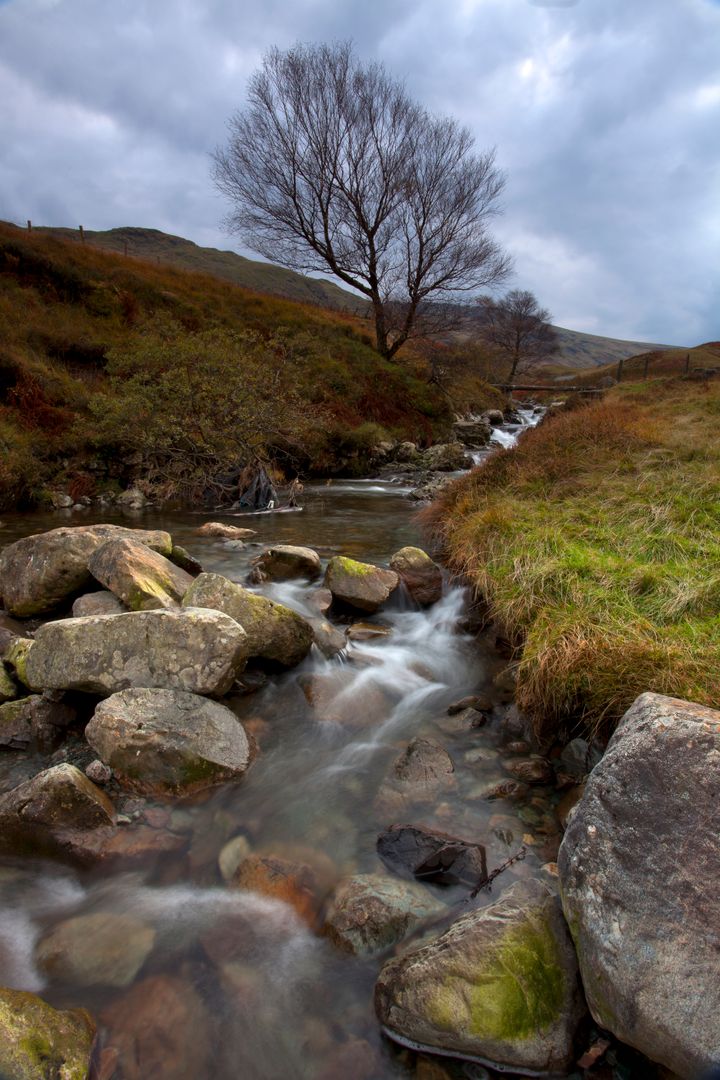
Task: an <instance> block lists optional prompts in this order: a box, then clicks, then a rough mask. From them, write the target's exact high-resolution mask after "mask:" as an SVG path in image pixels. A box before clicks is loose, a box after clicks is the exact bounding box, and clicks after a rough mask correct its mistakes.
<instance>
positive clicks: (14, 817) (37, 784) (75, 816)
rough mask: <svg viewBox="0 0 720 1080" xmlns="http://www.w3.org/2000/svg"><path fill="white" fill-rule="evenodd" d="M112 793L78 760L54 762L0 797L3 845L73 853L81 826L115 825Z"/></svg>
mask: <svg viewBox="0 0 720 1080" xmlns="http://www.w3.org/2000/svg"><path fill="white" fill-rule="evenodd" d="M115 821H116V814H115V807H114V806H113V804H112V803H111V802H110V800H109V799H108V797H107V795H106V794H105V793H104V792H103V791H101V790H100V788H98V787H96V786H95V784H93V783H92V781H91V780H88V778H87V777H86V776H85V775H83V773H81V772H80V770H79V769H77V768H75V766H74V765H67V764H63V765H54V766H53V767H52V768H51V769H45V771H44V772H41V773H38V774H37V776H33V777H32V778H31V779H30V780H26V781H25V783H24V784H20V785H19V787H16V788H13V789H12V791H8V792H6V793H5V794H4V795H2V796H0V850H2V851H10V852H15V851H18V852H22V853H25V852H28V851H37V852H40V853H46V852H47V853H48V854H57V853H61V852H64V851H69V852H70V853H72V851H73V849H74V846H75V839H74V838H75V834H76V833H77V831H78V830H79V831H81V832H87V831H90V832H92V831H94V830H96V829H103V828H107V827H108V826H112V825H114V824H115Z"/></svg>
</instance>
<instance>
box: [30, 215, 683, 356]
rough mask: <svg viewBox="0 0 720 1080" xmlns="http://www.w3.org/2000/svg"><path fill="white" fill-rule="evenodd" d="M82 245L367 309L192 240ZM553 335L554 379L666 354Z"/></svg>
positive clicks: (125, 238) (120, 237)
mask: <svg viewBox="0 0 720 1080" xmlns="http://www.w3.org/2000/svg"><path fill="white" fill-rule="evenodd" d="M34 231H35V232H39V233H46V234H48V235H57V236H68V237H73V238H74V239H77V240H78V241H79V239H80V234H79V232H78V230H77V229H63V228H46V227H40V228H35V229H34ZM85 240H86V242H87V243H90V244H93V245H94V246H96V247H101V248H104V249H105V250H107V251H115V252H119V253H120V254H123V253H124V252H125V251H127V254H128V256H131V257H133V258H139V259H146V260H148V261H150V262H160V263H167V264H169V265H171V266H179V267H181V268H183V269H185V270H197V271H201V272H202V273H205V274H214V275H215V277H220V278H225V279H226V280H227V281H232V282H233V284H235V285H243V286H245V288H248V289H255V290H256V291H257V292H263V293H270V294H271V295H273V296H283V297H286V298H287V299H289V300H298V301H300V302H301V303H306V304H316V305H318V306H319V307H326V308H333V309H335V310H336V311H345V312H352V313H354V314H362V313H364V312H365V311H366V309H367V304H366V302H365V301H364V300H363V299H362V298H361V297H359V296H356V295H355V294H354V293H351V292H349V291H348V290H347V289H342V288H340V286H339V285H335V284H334V283H333V282H332V281H326V280H325V279H324V278H311V277H307V276H306V275H304V274H298V273H296V272H295V271H294V270H286V269H285V268H284V267H282V266H276V265H275V264H274V263H266V262H260V261H259V260H257V259H246V258H245V257H244V256H243V255H238V254H237V253H236V252H234V251H220V250H219V249H218V248H206V247H200V246H199V245H198V244H194V243H193V241H192V240H185V239H184V238H183V237H181V236H172V235H170V234H169V233H164V232H161V231H160V230H159V229H139V228H135V227H134V226H129V225H126V226H123V227H122V228H118V229H108V230H106V231H104V232H96V231H93V230H89V229H86V230H85ZM555 329H556V330H557V332H558V334H559V336H560V341H561V349H560V352H559V353H558V355H557V357H556V358H555V359H554V360H553V362H552V365H551V366H552V367H553V369H555V368H557V369H558V373H560V369H562V368H565V369H574V370H577V369H580V368H593V367H601V366H602V365H604V364H612V363H617V361H618V360H620V359H625V358H626V357H629V356H636V355H637V353H639V352H644V351H646V350H648V349H664V348H667V346H665V345H659V344H656V343H655V342H650V341H621V340H618V339H617V338H606V337H598V336H597V335H596V334H583V333H581V332H580V331H578V330H566V329H565V328H564V327H562V326H556V327H555Z"/></svg>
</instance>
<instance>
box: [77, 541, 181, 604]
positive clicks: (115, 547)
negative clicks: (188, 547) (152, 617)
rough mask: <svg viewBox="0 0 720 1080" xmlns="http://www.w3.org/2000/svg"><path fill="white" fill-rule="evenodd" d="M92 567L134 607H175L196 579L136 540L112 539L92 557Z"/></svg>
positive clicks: (90, 564) (97, 576) (90, 567)
mask: <svg viewBox="0 0 720 1080" xmlns="http://www.w3.org/2000/svg"><path fill="white" fill-rule="evenodd" d="M88 570H89V571H90V573H91V574H92V575H93V577H94V578H95V579H96V581H99V582H100V584H101V585H104V586H105V587H106V588H107V589H109V590H110V592H112V593H114V594H115V596H117V597H118V599H120V600H122V602H123V604H125V606H126V607H127V608H129V609H130V611H149V610H152V609H155V608H172V607H175V606H177V605H178V604H179V603H180V601H181V600H182V598H183V596H184V595H185V593H186V592H187V590H188V589H189V588H190V586H191V585H192V583H193V579H192V577H191V576H190V574H187V573H186V572H185V571H184V570H181V569H180V567H179V566H175V564H174V563H172V562H170V560H169V559H166V558H165V557H164V556H163V555H159V554H158V552H156V551H151V550H150V548H148V547H146V546H145V545H144V544H139V543H138V542H137V541H136V540H109V541H108V542H107V543H106V544H103V545H102V547H99V548H98V549H97V551H95V552H94V554H93V555H92V556H91V557H90V559H89V561H88Z"/></svg>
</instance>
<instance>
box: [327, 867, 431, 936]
mask: <svg viewBox="0 0 720 1080" xmlns="http://www.w3.org/2000/svg"><path fill="white" fill-rule="evenodd" d="M445 910H447V909H446V908H445V905H444V904H442V903H441V902H440V901H438V900H436V899H435V897H434V896H433V895H432V893H431V892H430V891H429V890H428V889H426V888H425V886H424V885H416V884H415V883H414V882H412V881H401V880H398V879H397V878H390V877H383V876H382V875H381V874H356V875H355V876H354V877H351V878H348V879H347V880H346V881H344V882H342V884H341V885H340V886H339V887H338V888H337V889H336V891H335V893H334V895H333V898H332V901H331V903H330V905H329V907H328V911H327V914H326V916H325V924H324V926H323V933H324V934H325V935H326V936H327V937H328V938H329V939H330V940H331V941H332V942H333V943H334V944H335V945H337V946H338V948H340V949H342V950H343V951H344V952H349V953H353V954H355V955H359V956H366V955H370V954H372V953H376V952H380V951H381V950H383V949H387V948H389V947H390V946H391V945H395V944H396V943H397V942H398V941H402V939H403V938H404V937H405V935H406V934H407V933H409V932H410V931H411V930H413V929H414V928H415V927H416V926H418V925H419V924H420V923H422V922H424V921H425V920H426V919H430V918H432V917H433V916H436V915H438V914H439V913H440V912H442V911H445Z"/></svg>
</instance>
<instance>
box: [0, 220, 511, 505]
mask: <svg viewBox="0 0 720 1080" xmlns="http://www.w3.org/2000/svg"><path fill="white" fill-rule="evenodd" d="M429 375H430V373H429V371H428V369H427V365H426V364H425V362H424V361H423V359H422V357H421V356H420V355H419V354H418V355H416V356H413V354H412V353H411V352H409V353H408V355H407V357H406V358H405V359H404V361H403V363H402V364H398V363H388V362H387V361H385V360H383V359H382V358H381V357H380V356H379V355H378V354H377V353H376V352H375V350H374V349H373V348H372V347H371V344H370V338H369V336H368V333H367V326H366V324H365V323H364V322H363V321H362V320H361V319H358V318H357V317H354V316H351V315H344V314H341V313H339V312H337V311H331V310H327V309H321V308H318V307H316V306H311V305H307V304H301V303H297V302H294V301H290V300H286V299H282V298H279V297H274V296H268V295H263V294H260V293H257V292H253V291H251V290H249V289H246V288H241V287H239V286H237V285H234V284H232V283H231V282H229V281H227V280H223V279H222V278H220V277H217V276H214V275H210V274H205V273H199V272H195V271H190V270H183V269H178V268H176V267H172V266H169V265H167V264H164V263H162V262H161V263H158V262H157V261H152V260H148V259H143V258H140V257H135V258H132V259H129V258H125V257H124V256H123V255H118V254H116V253H114V252H110V251H104V250H102V249H100V248H99V247H97V246H95V245H93V244H90V243H85V244H81V243H78V242H76V241H74V240H73V241H71V240H68V239H66V238H65V237H64V236H62V235H48V234H47V233H43V232H42V231H40V230H38V231H37V232H36V231H33V232H32V233H30V234H29V233H28V232H27V231H26V230H22V229H19V228H17V227H15V226H11V225H0V508H2V509H7V508H9V507H12V506H15V505H32V504H33V503H36V502H37V501H38V499H41V498H42V496H43V493H44V492H45V491H46V490H47V488H48V486H50V485H57V486H62V487H63V489H65V490H68V489H69V490H70V491H71V494H72V495H73V497H74V498H77V497H79V495H80V494H89V495H92V494H93V493H95V492H96V491H98V490H99V489H102V488H103V485H108V484H110V485H113V484H114V485H116V486H124V485H126V484H127V483H128V482H130V481H135V480H136V479H137V478H141V479H142V478H143V477H144V478H145V480H147V481H148V482H151V481H152V482H154V483H155V484H156V488H155V490H156V491H160V492H161V493H164V494H172V493H173V491H175V492H178V493H183V492H185V494H187V489H188V484H189V483H190V480H192V483H193V484H194V485H195V487H197V484H198V483H199V482H200V481H201V480H202V474H203V469H204V470H205V472H208V471H211V470H212V469H213V468H214V469H217V468H219V467H220V466H221V465H229V464H230V463H233V462H235V463H237V461H238V459H242V458H243V455H244V457H245V458H246V459H248V458H252V457H253V456H257V455H260V456H263V455H265V456H270V457H272V458H273V460H275V461H279V462H281V463H284V467H285V468H286V470H287V471H288V473H289V474H291V475H294V473H295V472H296V471H301V472H305V473H308V472H309V473H313V472H315V473H317V472H323V473H327V472H331V473H332V472H345V473H348V472H353V471H354V472H356V473H357V472H358V471H362V469H363V467H364V465H363V463H364V461H365V459H366V457H367V454H368V452H369V449H370V448H371V447H372V446H373V445H375V444H376V443H377V442H378V441H380V440H384V439H406V438H407V439H412V440H413V441H417V442H420V443H424V444H428V443H429V442H431V441H433V440H435V439H436V438H438V437H442V436H443V435H444V434H445V433H446V432H447V431H448V428H449V424H450V421H451V419H452V412H453V409H459V410H462V409H463V408H465V407H468V406H469V405H470V404H472V403H473V402H475V403H476V404H480V405H482V404H483V402H486V404H488V405H489V404H495V403H496V402H495V399H494V397H493V393H494V392H493V391H491V390H490V389H489V388H487V387H485V386H484V384H481V383H480V382H479V380H477V379H475V380H474V383H473V385H471V386H463V388H462V391H461V393H462V394H465V393H467V394H470V395H471V398H472V400H471V399H467V400H466V399H461V398H458V399H457V400H453V398H452V387H451V388H450V391H451V392H450V394H448V391H447V388H444V390H443V391H441V390H440V389H438V387H437V386H434V385H432V384H431V382H430V381H429ZM486 399H487V400H486ZM193 455H194V458H193ZM190 458H193V461H194V465H193V466H192V468H193V469H195V473H194V474H193V476H192V477H190V476H189V473H188V475H185V474H182V473H181V472H180V473H179V472H178V466H177V462H178V461H182V462H184V463H187V461H189V460H190ZM184 467H185V465H183V468H184ZM188 468H190V466H188ZM186 481H187V483H186ZM163 485H164V486H163ZM183 485H185V486H183Z"/></svg>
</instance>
